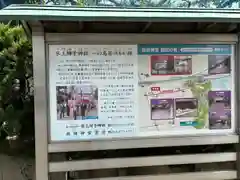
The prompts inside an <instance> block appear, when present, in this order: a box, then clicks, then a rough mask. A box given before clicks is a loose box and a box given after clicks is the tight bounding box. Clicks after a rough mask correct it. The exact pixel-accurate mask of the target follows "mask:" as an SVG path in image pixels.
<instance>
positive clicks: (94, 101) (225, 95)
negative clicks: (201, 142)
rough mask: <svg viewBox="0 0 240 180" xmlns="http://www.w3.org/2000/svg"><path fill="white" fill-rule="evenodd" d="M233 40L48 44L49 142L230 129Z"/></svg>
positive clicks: (213, 131) (231, 123) (232, 108)
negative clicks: (216, 42)
mask: <svg viewBox="0 0 240 180" xmlns="http://www.w3.org/2000/svg"><path fill="white" fill-rule="evenodd" d="M232 48H233V47H232V46H231V45H200V44H199V45H197V44H191V45H188V44H183V45H174V44H173V45H162V44H159V45H158V44H153V45H150V44H147V45H50V46H49V67H50V68H49V84H50V85H51V86H50V89H49V94H50V112H51V113H50V125H51V126H50V132H51V133H50V135H51V140H52V141H64V140H91V139H92V140H93V139H104V138H124V137H139V136H169V135H179V134H180V135H192V134H194V135H196V134H211V133H214V134H216V133H230V132H233V129H234V120H233V118H232V117H233V116H232V115H233V110H234V107H233V104H234V102H233V99H234V97H233V96H234V94H233V93H232V92H231V89H233V88H234V87H233V77H232V75H231V69H232V68H233V51H232Z"/></svg>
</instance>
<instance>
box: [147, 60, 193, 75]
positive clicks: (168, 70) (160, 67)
mask: <svg viewBox="0 0 240 180" xmlns="http://www.w3.org/2000/svg"><path fill="white" fill-rule="evenodd" d="M150 58H151V59H150V61H151V63H150V64H151V74H152V75H189V74H191V73H192V57H191V56H173V55H168V56H166V55H157V56H156V55H153V56H151V57H150Z"/></svg>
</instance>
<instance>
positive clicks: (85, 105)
mask: <svg viewBox="0 0 240 180" xmlns="http://www.w3.org/2000/svg"><path fill="white" fill-rule="evenodd" d="M56 92H57V93H56V95H57V97H56V99H57V102H56V103H57V120H85V119H91V120H93V119H98V88H97V87H96V86H95V85H77V86H57V87H56Z"/></svg>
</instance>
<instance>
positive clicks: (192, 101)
mask: <svg viewBox="0 0 240 180" xmlns="http://www.w3.org/2000/svg"><path fill="white" fill-rule="evenodd" d="M175 108H176V117H177V118H182V117H196V116H197V113H198V101H197V99H196V98H177V99H175Z"/></svg>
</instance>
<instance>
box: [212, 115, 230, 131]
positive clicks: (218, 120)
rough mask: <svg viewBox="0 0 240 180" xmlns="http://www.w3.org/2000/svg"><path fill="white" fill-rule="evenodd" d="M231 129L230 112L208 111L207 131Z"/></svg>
mask: <svg viewBox="0 0 240 180" xmlns="http://www.w3.org/2000/svg"><path fill="white" fill-rule="evenodd" d="M230 128H231V110H225V111H221V112H220V111H210V112H209V129H230Z"/></svg>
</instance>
